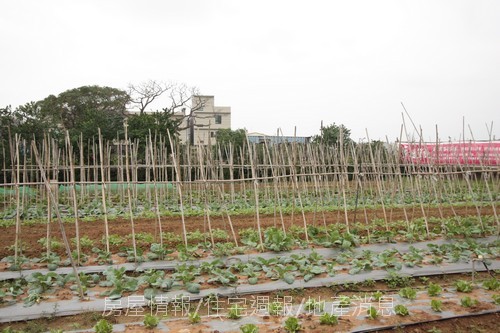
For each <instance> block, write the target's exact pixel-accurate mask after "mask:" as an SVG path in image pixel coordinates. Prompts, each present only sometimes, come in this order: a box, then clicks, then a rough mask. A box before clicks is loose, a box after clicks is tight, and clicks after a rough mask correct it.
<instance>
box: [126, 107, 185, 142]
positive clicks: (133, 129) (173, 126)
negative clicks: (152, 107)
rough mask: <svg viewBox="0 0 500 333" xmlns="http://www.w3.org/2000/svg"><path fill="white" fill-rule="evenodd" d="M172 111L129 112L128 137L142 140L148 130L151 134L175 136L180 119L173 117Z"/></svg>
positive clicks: (144, 138)
mask: <svg viewBox="0 0 500 333" xmlns="http://www.w3.org/2000/svg"><path fill="white" fill-rule="evenodd" d="M173 114H174V113H173V111H169V110H167V109H164V110H163V111H157V112H154V113H136V114H131V115H129V116H128V118H127V123H128V126H129V127H128V135H129V137H130V139H132V140H136V139H139V140H141V141H142V142H144V141H145V140H146V138H147V137H148V136H149V134H150V132H151V135H152V136H155V135H156V136H158V135H162V136H163V137H168V134H167V132H168V131H170V135H172V136H177V135H178V130H179V125H180V123H181V119H178V118H174V117H173Z"/></svg>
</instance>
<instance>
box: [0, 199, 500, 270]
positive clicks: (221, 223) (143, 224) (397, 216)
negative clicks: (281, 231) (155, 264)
mask: <svg viewBox="0 0 500 333" xmlns="http://www.w3.org/2000/svg"><path fill="white" fill-rule="evenodd" d="M499 208H500V207H499ZM480 209H481V210H480V213H481V214H482V215H493V210H492V208H491V207H490V206H487V207H481V208H480ZM406 211H407V214H408V218H409V219H416V218H420V217H422V212H421V209H420V207H413V208H410V209H408V208H407V209H406ZM386 214H387V216H388V219H389V223H390V222H391V221H400V220H404V219H405V217H404V211H403V209H400V208H398V209H396V208H394V209H387V210H386ZM441 214H442V215H443V217H451V216H454V214H457V215H459V216H469V215H476V214H477V211H476V209H475V208H474V207H469V206H464V207H454V211H453V210H452V209H451V208H450V207H446V208H442V209H441V212H439V210H438V209H437V208H428V209H427V210H426V215H427V217H431V216H433V217H440V216H441ZM367 216H368V221H373V220H374V219H383V217H384V212H383V211H382V210H381V209H370V210H367ZM324 217H325V220H324V221H323V213H322V212H317V213H305V218H306V221H307V223H308V224H312V225H317V226H320V225H323V224H326V225H329V224H334V223H340V224H342V225H343V224H345V217H344V212H343V211H336V212H325V213H324ZM348 220H349V224H350V225H351V226H353V225H355V223H356V222H358V223H360V224H364V223H365V217H364V212H363V210H362V209H360V210H358V212H357V213H356V220H355V221H354V212H353V211H349V212H348ZM231 221H232V224H233V226H234V230H235V232H236V235H237V234H238V231H239V230H242V229H245V228H256V227H257V222H256V218H255V216H243V215H235V216H232V217H231ZM280 223H281V222H280V217H279V215H277V216H273V215H261V216H260V225H261V228H266V227H271V226H277V225H280ZM284 223H285V226H286V227H290V226H292V225H295V226H303V220H302V214H294V215H293V216H292V215H285V216H284ZM185 224H186V229H187V231H188V232H189V231H195V230H200V231H203V232H206V231H208V227H207V223H206V218H204V217H203V216H200V217H186V219H185ZM134 225H135V232H136V233H140V232H145V233H151V234H153V235H155V237H156V236H157V235H158V225H157V223H156V220H155V219H135V220H134ZM211 226H212V228H220V229H223V230H226V231H227V232H228V234H229V235H231V232H230V227H229V224H228V221H227V218H222V217H220V216H212V217H211ZM162 229H163V232H172V233H174V234H176V235H182V224H181V218H180V217H163V218H162ZM1 231H2V232H0V258H3V257H6V256H9V255H12V254H13V250H12V249H9V246H12V245H13V244H14V243H15V227H14V226H11V227H5V228H1ZM65 232H66V234H67V237H68V238H73V237H75V227H74V224H68V223H66V224H65ZM104 233H105V230H104V222H103V220H97V221H92V222H83V221H81V222H80V237H82V236H87V237H89V238H90V239H92V240H93V241H94V244H95V245H97V246H100V245H101V239H102V236H103V235H104ZM109 233H110V234H116V235H120V236H122V237H123V236H128V235H129V234H130V233H131V224H130V221H129V220H125V219H122V218H118V219H115V220H111V221H109ZM46 234H47V225H46V224H30V225H29V226H23V225H22V226H21V234H20V239H21V244H24V245H25V247H24V252H23V254H24V255H26V256H27V257H34V256H40V253H43V251H44V248H43V247H42V245H40V244H39V243H37V241H38V240H39V239H41V238H43V237H46ZM51 237H52V238H55V239H58V240H62V234H61V231H60V228H59V226H58V224H57V223H55V222H54V223H52V224H51ZM230 237H231V236H230ZM127 242H128V244H127ZM124 245H125V246H131V243H130V240H127V241H126V242H125V243H124V244H122V245H120V246H115V247H113V248H111V251H112V252H116V251H118V250H119V247H121V246H124ZM140 245H141V244H139V246H140ZM172 245H175V244H172ZM144 249H146V246H145V245H144ZM55 252H58V253H59V254H61V255H62V254H64V250H63V249H59V250H56V251H55ZM86 253H88V254H90V250H89V249H88V250H86ZM0 268H1V267H0Z"/></svg>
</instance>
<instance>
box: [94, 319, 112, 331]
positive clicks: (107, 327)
mask: <svg viewBox="0 0 500 333" xmlns="http://www.w3.org/2000/svg"><path fill="white" fill-rule="evenodd" d="M94 329H95V332H96V333H111V332H113V325H111V324H110V323H109V322H108V321H107V320H106V319H101V320H99V321H98V322H97V324H95V326H94Z"/></svg>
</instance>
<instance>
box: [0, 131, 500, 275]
mask: <svg viewBox="0 0 500 333" xmlns="http://www.w3.org/2000/svg"><path fill="white" fill-rule="evenodd" d="M124 132H125V135H124V138H123V139H122V140H115V141H114V142H104V141H103V140H102V137H101V135H100V130H99V133H98V136H97V138H94V139H92V140H89V141H88V142H85V145H84V140H83V138H82V137H80V140H79V144H78V145H77V146H76V147H74V146H73V145H72V144H71V140H70V137H69V134H68V133H66V136H65V141H64V144H62V145H61V144H60V143H59V142H57V141H56V140H54V139H53V138H51V137H50V136H49V135H47V136H46V137H45V138H44V139H43V140H42V142H35V141H31V142H30V141H28V140H27V139H26V138H22V137H20V136H19V135H15V136H14V137H12V138H11V140H10V145H9V147H8V148H9V149H8V151H9V154H6V147H2V151H3V165H2V175H1V176H2V177H3V183H2V184H0V185H1V186H2V188H3V189H5V190H7V189H14V190H15V191H14V194H11V192H9V194H4V195H3V200H4V207H5V206H9V205H14V206H15V207H16V212H17V213H16V232H15V244H14V245H15V246H14V248H15V254H14V255H15V258H16V261H17V258H18V256H19V250H18V249H19V246H18V245H19V244H20V241H21V236H22V235H21V225H22V219H21V214H20V213H19V212H22V211H23V209H24V207H27V206H29V205H30V204H32V203H35V204H42V203H46V204H47V249H46V250H47V254H49V253H50V237H51V221H52V216H53V215H55V216H56V218H57V221H58V223H59V227H60V229H61V231H62V235H63V241H64V244H65V247H66V250H67V254H68V257H69V258H70V259H72V256H71V250H70V246H69V242H68V240H67V237H66V233H65V231H64V224H63V223H62V218H61V215H60V212H59V204H63V203H65V204H68V205H71V206H72V208H73V212H74V222H75V223H74V226H75V231H76V245H75V246H76V248H75V251H76V253H77V261H76V263H75V262H74V261H72V265H73V268H74V269H75V271H76V265H77V264H78V263H79V262H80V254H81V246H80V230H79V229H80V226H79V216H78V207H79V206H81V205H84V204H85V203H86V202H88V201H89V198H91V199H94V200H97V201H100V202H101V206H102V217H103V220H104V221H103V222H104V232H105V239H106V242H105V246H106V250H107V251H108V252H109V249H110V244H109V225H108V213H107V210H108V205H109V204H114V203H119V204H120V205H126V206H127V207H128V211H129V213H130V214H128V216H129V219H130V231H131V235H132V245H133V251H134V255H135V256H136V257H137V245H136V237H135V225H134V214H133V211H134V206H135V205H136V204H137V202H139V201H140V199H141V190H140V186H141V185H147V186H146V187H145V189H144V191H145V193H144V194H143V195H144V196H145V200H146V201H147V202H152V205H153V208H154V209H153V210H154V211H155V221H156V222H155V223H156V224H157V226H158V231H159V234H160V235H161V233H162V221H161V220H162V217H161V207H162V205H163V204H164V203H167V202H170V203H176V204H177V205H178V209H179V211H180V215H181V223H182V230H183V242H184V244H185V245H186V246H187V245H188V240H187V231H186V224H185V210H186V209H185V205H186V204H187V205H188V206H190V207H191V206H193V205H195V204H196V203H202V205H203V209H204V216H205V221H206V226H205V227H206V228H207V229H208V233H209V235H210V241H211V243H212V245H213V244H214V237H213V234H212V225H211V214H213V213H219V214H222V215H223V216H224V218H227V221H228V225H229V228H230V232H231V235H232V237H233V240H234V242H235V243H236V245H238V241H237V236H236V235H237V230H235V228H234V226H233V224H232V221H231V212H230V206H231V205H233V204H234V203H235V202H237V201H238V200H244V201H245V202H247V203H249V204H251V205H252V206H253V207H254V211H255V226H256V228H257V230H258V234H259V242H260V245H261V246H262V243H263V232H262V229H261V223H260V215H259V211H260V205H261V202H262V200H264V201H265V202H268V203H269V202H271V203H272V204H273V206H274V212H275V219H276V220H277V225H280V227H281V228H282V230H283V231H284V232H285V233H286V232H287V230H286V228H285V222H284V213H283V211H282V207H283V206H284V205H285V202H288V201H291V202H292V205H293V209H292V210H291V212H292V213H291V214H292V216H291V219H292V222H293V220H294V219H295V216H294V214H295V213H296V212H300V213H301V216H300V218H299V219H301V220H302V225H303V228H304V234H305V238H306V241H308V240H309V235H308V228H307V226H308V223H309V222H308V221H307V219H306V214H305V209H304V201H305V200H308V201H311V200H313V201H314V205H316V207H317V209H319V212H320V213H321V214H322V217H323V221H325V212H324V210H321V208H322V207H326V206H328V205H332V203H333V202H337V204H338V205H339V209H338V212H339V213H340V212H342V211H343V213H344V222H345V227H346V230H347V231H348V232H349V230H350V222H351V221H350V220H349V217H348V211H349V204H348V201H349V199H350V198H352V196H354V195H356V206H357V204H358V196H359V194H360V193H361V198H362V201H365V202H366V201H367V200H368V199H370V198H371V200H372V201H375V202H376V203H377V204H378V205H380V208H381V209H382V211H383V215H384V222H385V228H386V230H389V220H390V217H389V216H388V212H387V210H388V209H387V207H386V201H387V200H388V198H389V200H390V201H392V202H396V201H398V200H399V202H401V200H402V201H403V202H404V198H405V195H406V193H410V195H411V197H412V198H415V200H416V202H415V203H414V204H416V205H417V206H419V207H420V209H421V212H422V216H423V218H424V222H425V226H426V231H427V234H429V232H430V230H429V225H428V218H427V217H428V216H427V212H426V204H428V203H429V200H433V201H435V202H437V204H438V211H439V214H440V215H441V217H442V216H443V214H442V206H443V205H449V207H451V209H452V210H453V205H452V204H453V201H452V200H453V199H452V197H454V196H455V195H458V194H460V193H463V191H464V188H465V190H466V191H467V192H468V194H469V196H470V198H472V199H471V201H472V204H473V205H474V207H475V209H476V212H477V215H478V218H479V221H480V222H481V228H482V229H483V230H484V224H483V221H482V218H481V213H480V207H481V205H483V204H484V201H488V202H489V204H491V207H492V210H493V212H494V218H495V222H496V224H497V227H498V230H500V224H499V220H498V215H497V212H496V205H497V195H498V192H499V190H500V182H499V174H498V171H499V167H498V165H499V164H500V156H499V157H498V158H497V161H499V163H497V164H496V165H493V166H491V165H483V164H482V163H480V164H479V165H477V166H475V167H474V168H471V167H470V166H465V165H460V164H449V165H427V166H425V167H423V166H421V165H418V164H413V163H409V164H408V163H406V164H405V163H403V161H402V160H401V154H402V152H401V145H400V144H399V143H398V142H396V143H389V142H388V141H387V142H385V143H381V142H379V143H378V144H376V145H373V144H372V142H370V140H369V139H368V142H366V143H359V144H355V143H354V142H352V141H347V140H344V137H343V135H342V133H341V135H340V142H339V143H340V144H339V145H336V146H326V145H323V144H311V143H307V144H297V143H294V142H292V143H288V144H270V143H269V142H267V141H265V140H264V141H263V142H262V143H261V144H251V143H250V142H249V140H248V138H247V140H246V142H245V144H244V145H242V146H239V147H235V146H233V145H231V144H229V145H227V146H219V145H214V146H203V145H196V146H184V145H180V144H178V143H176V142H175V140H173V139H172V137H171V135H170V133H166V135H152V134H151V133H150V135H149V137H148V138H147V140H146V141H145V142H139V141H134V142H132V141H130V140H129V138H128V133H127V126H126V125H125V131H124ZM402 133H403V128H402ZM366 134H367V138H369V136H368V132H366ZM344 141H345V142H344ZM437 144H439V138H438V135H437V130H436V145H437ZM75 150H76V152H75ZM6 155H8V156H6ZM9 161H10V163H7V162H9ZM464 184H465V186H464ZM59 185H65V186H66V187H67V188H68V189H69V191H67V192H60V191H59V190H58V186H59ZM89 185H93V186H89ZM97 185H100V186H97ZM111 185H118V190H117V191H118V193H117V198H114V197H115V196H116V195H115V196H114V195H113V192H112V190H111ZM168 185H171V186H172V187H173V189H169V186H168ZM28 187H30V188H35V189H38V191H36V195H35V196H34V197H33V196H28V195H27V194H26V193H25V189H26V188H28ZM99 187H100V191H99V190H98V188H99ZM479 190H480V193H478V191H479ZM425 198H428V199H425ZM125 200H126V201H125ZM335 200H336V201H335ZM212 203H218V204H219V206H220V207H221V208H220V212H213V211H212V210H211V208H210V207H211V204H212ZM296 205H297V206H296ZM366 206H367V204H366V203H365V204H364V205H363V210H364V216H365V222H366V223H367V224H369V222H370V221H368V217H367V213H366ZM407 207H408V206H407V205H404V204H403V205H402V208H403V211H404V215H405V220H406V223H407V225H408V226H409V224H410V223H411V222H410V219H409V217H408V213H407ZM453 212H454V210H453ZM355 220H356V218H354V221H355ZM159 242H160V244H161V245H163V239H162V237H161V236H160V237H159Z"/></svg>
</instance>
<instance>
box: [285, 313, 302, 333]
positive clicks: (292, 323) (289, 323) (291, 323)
mask: <svg viewBox="0 0 500 333" xmlns="http://www.w3.org/2000/svg"><path fill="white" fill-rule="evenodd" d="M285 330H287V331H288V332H290V333H295V332H298V331H300V330H301V327H300V323H299V320H298V319H297V318H295V317H289V318H288V319H287V320H285Z"/></svg>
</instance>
